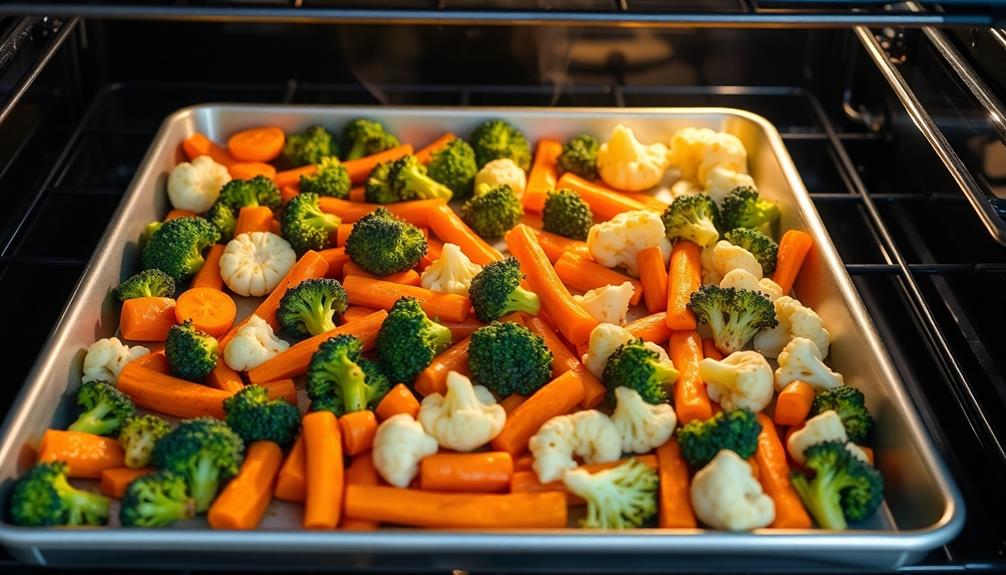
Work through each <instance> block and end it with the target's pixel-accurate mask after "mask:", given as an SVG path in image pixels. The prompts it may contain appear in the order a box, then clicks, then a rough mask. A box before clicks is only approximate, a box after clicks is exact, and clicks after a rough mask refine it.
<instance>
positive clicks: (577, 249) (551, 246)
mask: <svg viewBox="0 0 1006 575" xmlns="http://www.w3.org/2000/svg"><path fill="white" fill-rule="evenodd" d="M528 227H530V228H532V229H534V235H535V237H537V238H538V243H539V244H541V249H543V250H545V254H546V255H547V256H548V261H550V262H552V263H555V262H556V261H557V260H558V259H559V258H560V257H562V254H563V253H565V252H573V253H575V254H576V255H578V256H581V257H583V258H591V255H590V249H589V248H587V242H581V241H580V240H571V239H569V238H564V237H562V236H560V235H559V234H553V233H551V232H546V231H544V230H539V229H537V228H535V227H534V226H531V225H528Z"/></svg>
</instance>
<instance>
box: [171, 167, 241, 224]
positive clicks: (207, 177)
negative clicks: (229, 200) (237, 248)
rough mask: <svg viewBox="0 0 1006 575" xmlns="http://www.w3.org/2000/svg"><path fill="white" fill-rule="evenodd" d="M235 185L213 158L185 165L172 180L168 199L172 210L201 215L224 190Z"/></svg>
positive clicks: (225, 169) (174, 174)
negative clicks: (224, 187)
mask: <svg viewBox="0 0 1006 575" xmlns="http://www.w3.org/2000/svg"><path fill="white" fill-rule="evenodd" d="M229 181H231V175H230V174H229V173H227V167H226V166H222V165H220V164H218V163H216V162H214V161H213V158H211V157H209V156H199V157H198V158H196V159H194V160H192V162H182V163H180V164H178V165H177V166H175V167H174V168H173V169H172V170H171V175H169V176H168V199H169V200H170V201H171V205H172V207H174V208H176V209H179V210H191V211H193V212H196V213H197V214H201V213H203V212H205V211H206V210H208V209H210V206H212V205H213V202H216V201H217V198H218V197H219V196H220V188H222V187H223V186H224V184H226V183H227V182H229Z"/></svg>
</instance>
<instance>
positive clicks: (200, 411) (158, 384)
mask: <svg viewBox="0 0 1006 575" xmlns="http://www.w3.org/2000/svg"><path fill="white" fill-rule="evenodd" d="M119 391H121V392H122V393H125V394H126V395H128V396H129V397H130V398H132V400H133V402H134V403H136V405H138V406H140V407H144V408H146V409H152V410H154V411H159V412H161V413H164V414H166V415H173V416H175V417H202V416H206V415H208V416H211V417H216V418H217V419H223V417H224V400H225V399H227V398H228V397H230V396H231V394H230V393H229V392H227V391H223V390H220V389H213V388H212V387H209V386H206V385H201V384H198V383H192V382H191V381H186V380H184V379H179V378H177V377H173V376H170V375H167V374H164V373H158V372H156V371H153V370H151V369H147V368H145V367H143V366H140V365H136V363H135V362H134V363H129V364H127V365H126V367H124V368H122V371H121V372H120V373H119Z"/></svg>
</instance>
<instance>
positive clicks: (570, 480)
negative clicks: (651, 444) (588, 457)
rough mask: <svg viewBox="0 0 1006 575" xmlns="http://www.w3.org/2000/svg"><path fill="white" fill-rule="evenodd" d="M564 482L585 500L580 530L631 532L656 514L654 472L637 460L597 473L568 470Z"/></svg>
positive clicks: (656, 485)
mask: <svg viewBox="0 0 1006 575" xmlns="http://www.w3.org/2000/svg"><path fill="white" fill-rule="evenodd" d="M564 483H565V484H566V488H567V489H569V491H570V492H571V493H574V494H576V495H579V496H580V497H582V498H583V499H586V500H587V516H586V517H584V518H583V519H582V520H581V521H580V527H583V528H586V529H632V528H636V527H642V526H643V525H644V524H645V523H646V522H647V521H648V520H649V519H650V518H652V517H653V516H655V515H656V514H657V487H658V486H659V479H658V477H657V470H656V469H653V468H651V467H649V466H648V465H645V464H643V463H640V462H639V460H638V459H636V458H632V459H630V460H628V461H626V462H625V463H622V464H621V465H619V466H617V467H612V468H611V469H605V470H603V471H598V472H597V473H590V472H589V471H587V470H586V469H575V470H573V471H569V472H567V473H566V476H565V478H564Z"/></svg>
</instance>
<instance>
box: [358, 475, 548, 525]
mask: <svg viewBox="0 0 1006 575" xmlns="http://www.w3.org/2000/svg"><path fill="white" fill-rule="evenodd" d="M346 515H347V516H348V517H352V518H354V519H369V520H371V521H380V522H382V523H394V524H397V525H410V526H414V527H442V528H465V527H479V528H493V529H496V528H508V527H509V528H514V527H527V528H535V527H537V528H556V527H565V526H566V522H567V516H566V500H565V498H564V497H563V496H562V494H561V493H507V494H485V493H475V494H472V493H435V492H431V491H418V490H415V489H399V488H397V487H382V486H367V485H349V486H347V487H346Z"/></svg>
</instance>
